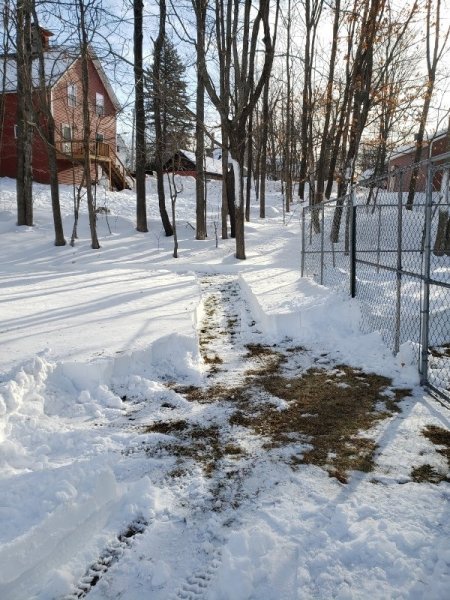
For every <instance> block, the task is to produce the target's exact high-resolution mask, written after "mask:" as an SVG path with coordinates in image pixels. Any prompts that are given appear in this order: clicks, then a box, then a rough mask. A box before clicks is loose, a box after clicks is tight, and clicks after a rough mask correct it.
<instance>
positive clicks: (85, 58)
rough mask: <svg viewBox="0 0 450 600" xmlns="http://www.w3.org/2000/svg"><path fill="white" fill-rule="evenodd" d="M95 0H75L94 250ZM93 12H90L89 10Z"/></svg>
mask: <svg viewBox="0 0 450 600" xmlns="http://www.w3.org/2000/svg"><path fill="white" fill-rule="evenodd" d="M95 2H96V0H92V1H90V2H89V3H85V2H84V0H77V9H78V13H77V16H78V25H79V30H78V35H79V39H80V60H81V95H82V101H81V106H82V112H83V139H82V146H83V178H84V183H85V185H86V197H87V206H88V215H89V230H90V233H91V247H92V249H94V250H97V249H98V248H100V244H99V241H98V237H97V217H96V214H95V199H94V193H93V186H92V183H93V182H92V175H91V153H90V138H91V114H90V106H89V61H90V60H91V57H90V52H89V29H91V31H92V25H93V23H92V21H91V23H90V25H91V27H90V28H89V26H88V20H89V19H92V18H94V15H95V14H96V6H95ZM91 10H92V11H93V12H90V11H91Z"/></svg>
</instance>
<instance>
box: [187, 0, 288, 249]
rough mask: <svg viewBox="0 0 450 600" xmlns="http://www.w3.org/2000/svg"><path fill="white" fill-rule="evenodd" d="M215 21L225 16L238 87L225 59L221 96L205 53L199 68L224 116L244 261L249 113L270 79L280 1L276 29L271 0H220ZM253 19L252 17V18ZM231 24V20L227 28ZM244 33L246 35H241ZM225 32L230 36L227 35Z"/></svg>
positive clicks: (225, 41) (225, 39) (224, 44)
mask: <svg viewBox="0 0 450 600" xmlns="http://www.w3.org/2000/svg"><path fill="white" fill-rule="evenodd" d="M216 9H217V10H216V19H219V20H220V26H221V29H220V35H219V36H217V40H216V41H217V45H218V51H219V55H222V56H225V57H226V56H229V57H231V58H232V63H231V62H230V66H231V64H232V74H233V86H231V81H230V80H227V79H226V78H227V75H229V74H230V73H231V71H230V72H228V73H227V70H226V61H224V60H223V61H222V62H219V66H220V75H219V76H220V78H221V80H222V79H223V78H225V80H224V82H223V87H222V88H221V92H222V94H221V93H220V92H219V93H218V92H217V90H216V88H215V86H214V84H213V80H212V77H211V75H210V73H209V72H208V70H207V67H206V61H205V58H204V57H202V59H201V64H200V65H199V66H200V69H201V74H202V77H203V79H204V82H205V86H206V90H207V92H208V95H209V97H210V99H211V101H212V103H213V105H214V106H215V108H216V109H217V111H218V112H219V114H220V117H221V122H222V128H223V131H224V132H225V134H226V136H227V142H228V146H229V152H230V162H231V164H232V165H233V170H234V175H235V179H234V180H235V187H236V188H237V189H236V196H237V198H236V207H235V208H236V258H239V259H245V239H244V216H245V214H244V208H245V202H244V184H243V170H244V161H245V148H246V135H245V133H246V132H247V125H248V119H249V116H250V113H251V112H252V111H253V110H254V108H255V106H256V103H257V101H258V98H259V97H260V95H261V92H262V89H263V87H264V83H265V81H266V80H267V79H268V78H269V75H270V71H271V68H272V62H273V56H274V44H275V33H274V32H275V31H276V25H277V23H278V12H279V0H277V2H276V12H275V25H274V29H273V30H272V28H271V23H273V21H272V20H271V13H270V2H269V0H260V1H259V2H258V3H257V5H256V6H253V7H252V2H251V0H245V2H239V1H238V0H228V2H227V5H226V7H225V6H224V3H223V0H216ZM251 17H253V18H251ZM226 23H231V29H230V27H226V26H225V24H226ZM239 31H241V32H242V34H241V35H242V37H241V36H239V35H238V33H239ZM261 31H262V34H263V38H262V43H263V45H264V63H263V66H262V69H261V73H260V75H259V77H258V79H257V81H255V57H256V51H257V46H258V42H259V40H260V35H261ZM223 32H227V33H230V34H231V35H224V34H223ZM230 98H232V105H233V112H232V113H231V114H230V112H229V100H230Z"/></svg>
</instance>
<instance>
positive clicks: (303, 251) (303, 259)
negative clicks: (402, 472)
mask: <svg viewBox="0 0 450 600" xmlns="http://www.w3.org/2000/svg"><path fill="white" fill-rule="evenodd" d="M301 272H302V277H303V276H304V274H305V207H303V208H302V259H301Z"/></svg>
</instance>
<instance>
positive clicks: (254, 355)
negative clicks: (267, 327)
mask: <svg viewBox="0 0 450 600" xmlns="http://www.w3.org/2000/svg"><path fill="white" fill-rule="evenodd" d="M245 347H246V348H247V355H246V357H245V358H250V359H253V360H254V361H255V362H256V363H257V365H258V366H257V367H256V368H253V369H248V370H247V371H246V375H248V376H260V375H263V374H265V375H267V374H269V373H277V372H278V371H279V369H280V367H281V365H282V364H283V363H285V362H286V360H287V359H286V357H285V356H284V354H282V353H281V352H279V351H278V350H274V349H273V348H271V347H270V346H264V345H262V344H247V345H246V346H245Z"/></svg>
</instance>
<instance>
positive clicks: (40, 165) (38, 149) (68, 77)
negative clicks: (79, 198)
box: [0, 59, 116, 184]
mask: <svg viewBox="0 0 450 600" xmlns="http://www.w3.org/2000/svg"><path fill="white" fill-rule="evenodd" d="M69 83H73V84H75V86H76V88H77V103H76V106H75V107H74V108H72V107H69V102H68V95H67V85H68V84H69ZM97 92H99V93H101V94H103V97H104V114H103V115H98V114H97V112H96V107H95V100H96V93H97ZM36 97H37V95H36ZM4 99H5V114H4V121H3V128H2V131H1V133H0V176H2V177H12V178H15V177H16V175H17V145H16V140H15V137H14V125H15V124H16V123H17V94H15V93H11V94H5V96H4ZM81 101H82V90H81V61H80V60H79V59H78V60H77V61H76V62H75V63H74V64H73V65H72V66H71V68H70V69H69V70H68V71H67V72H66V73H65V74H64V75H63V76H62V77H61V78H60V80H59V81H58V82H57V84H56V85H55V86H54V88H53V89H52V113H53V116H54V119H55V124H56V129H57V132H56V141H60V140H61V139H62V132H61V126H62V125H63V124H67V125H70V126H71V127H73V139H78V140H81V139H82V137H83V117H82V108H81ZM89 102H90V107H91V110H90V116H91V138H92V139H95V137H96V134H102V135H103V139H104V142H105V143H107V144H109V145H110V146H111V148H112V149H113V151H114V152H115V151H116V109H115V107H114V105H113V103H112V101H111V99H110V98H109V96H108V93H107V91H106V89H105V87H104V85H103V83H102V81H101V79H100V77H99V75H98V73H97V70H96V68H95V66H94V64H93V62H92V61H90V62H89ZM95 173H96V169H95V166H93V168H92V172H91V175H92V176H93V177H94V178H95ZM33 178H34V180H35V181H37V182H39V183H49V181H50V177H49V171H48V159H47V151H46V147H45V143H44V142H43V141H42V139H41V138H40V137H39V135H38V134H35V136H34V140H33ZM58 180H59V182H60V183H68V184H72V183H76V184H80V183H81V180H82V169H81V167H80V166H79V165H74V166H73V165H72V163H71V162H70V161H66V160H58Z"/></svg>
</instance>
